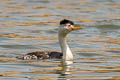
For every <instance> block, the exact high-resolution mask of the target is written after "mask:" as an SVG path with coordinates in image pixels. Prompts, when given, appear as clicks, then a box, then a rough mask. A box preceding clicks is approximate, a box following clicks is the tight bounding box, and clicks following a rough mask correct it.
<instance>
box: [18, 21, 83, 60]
mask: <svg viewBox="0 0 120 80" xmlns="http://www.w3.org/2000/svg"><path fill="white" fill-rule="evenodd" d="M80 29H84V27H74V23H73V22H72V21H70V20H67V19H64V20H61V21H60V26H59V29H58V40H59V44H60V47H61V51H62V52H56V51H36V52H30V53H27V54H25V55H22V56H18V57H17V58H18V59H23V60H32V59H53V58H58V59H61V58H63V59H64V60H73V54H72V51H71V49H70V48H69V46H68V44H67V42H66V36H67V34H68V33H70V32H71V31H73V30H80Z"/></svg>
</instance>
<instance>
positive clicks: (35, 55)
mask: <svg viewBox="0 0 120 80" xmlns="http://www.w3.org/2000/svg"><path fill="white" fill-rule="evenodd" d="M62 56H63V53H61V52H57V51H35V52H29V53H27V54H25V55H22V56H18V57H16V58H17V59H22V60H42V59H62Z"/></svg>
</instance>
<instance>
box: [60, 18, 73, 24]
mask: <svg viewBox="0 0 120 80" xmlns="http://www.w3.org/2000/svg"><path fill="white" fill-rule="evenodd" d="M68 23H69V24H71V25H74V23H73V22H72V21H70V20H67V19H63V20H61V21H60V25H62V24H68Z"/></svg>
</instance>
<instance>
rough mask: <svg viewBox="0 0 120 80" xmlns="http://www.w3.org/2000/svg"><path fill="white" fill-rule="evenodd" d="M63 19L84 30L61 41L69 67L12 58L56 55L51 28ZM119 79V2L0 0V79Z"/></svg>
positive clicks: (98, 0) (53, 29) (56, 43)
mask: <svg viewBox="0 0 120 80" xmlns="http://www.w3.org/2000/svg"><path fill="white" fill-rule="evenodd" d="M64 18H66V19H70V20H73V21H74V22H75V23H76V24H77V25H81V26H84V27H85V29H83V30H79V31H74V32H71V33H70V35H68V37H67V41H68V44H69V45H70V47H71V50H72V51H73V53H74V63H73V64H71V65H69V66H63V65H62V63H61V60H56V59H55V60H43V61H35V60H33V61H24V60H18V59H16V56H20V55H23V54H25V53H27V52H31V51H36V50H42V49H43V50H53V49H55V50H58V51H60V47H59V44H58V39H57V30H58V29H57V28H58V27H57V26H58V25H59V21H60V20H62V19H64ZM119 79H120V1H119V0H0V80H119Z"/></svg>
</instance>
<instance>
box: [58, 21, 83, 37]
mask: <svg viewBox="0 0 120 80" xmlns="http://www.w3.org/2000/svg"><path fill="white" fill-rule="evenodd" d="M79 29H83V27H75V26H74V22H72V21H70V20H67V19H64V20H61V21H60V26H59V33H61V34H63V35H67V34H68V33H69V32H71V31H73V30H79Z"/></svg>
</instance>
